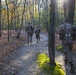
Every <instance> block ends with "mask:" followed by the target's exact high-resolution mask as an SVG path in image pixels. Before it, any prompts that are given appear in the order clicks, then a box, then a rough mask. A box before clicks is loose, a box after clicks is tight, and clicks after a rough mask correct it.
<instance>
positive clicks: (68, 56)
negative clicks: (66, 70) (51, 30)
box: [62, 41, 73, 63]
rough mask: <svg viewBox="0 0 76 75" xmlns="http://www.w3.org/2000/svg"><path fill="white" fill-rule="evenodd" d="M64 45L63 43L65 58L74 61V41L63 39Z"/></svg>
mask: <svg viewBox="0 0 76 75" xmlns="http://www.w3.org/2000/svg"><path fill="white" fill-rule="evenodd" d="M62 45H63V52H64V54H65V60H67V62H68V63H69V62H73V55H72V47H73V43H66V42H65V41H62Z"/></svg>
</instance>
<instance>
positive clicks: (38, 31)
mask: <svg viewBox="0 0 76 75" xmlns="http://www.w3.org/2000/svg"><path fill="white" fill-rule="evenodd" d="M34 32H35V35H36V40H37V42H38V41H40V28H39V26H36V27H35V31H34Z"/></svg>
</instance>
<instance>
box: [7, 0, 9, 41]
mask: <svg viewBox="0 0 76 75" xmlns="http://www.w3.org/2000/svg"><path fill="white" fill-rule="evenodd" d="M6 6H7V20H8V41H9V10H8V4H7V0H6Z"/></svg>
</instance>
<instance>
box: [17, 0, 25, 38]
mask: <svg viewBox="0 0 76 75" xmlns="http://www.w3.org/2000/svg"><path fill="white" fill-rule="evenodd" d="M25 3H26V0H25ZM25 3H24V10H23V12H22V20H21V24H20V30H19V32H18V33H17V36H16V38H19V37H20V33H21V30H22V25H23V17H24V12H25Z"/></svg>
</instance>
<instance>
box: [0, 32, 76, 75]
mask: <svg viewBox="0 0 76 75" xmlns="http://www.w3.org/2000/svg"><path fill="white" fill-rule="evenodd" d="M25 34H26V33H25ZM40 36H41V40H40V41H39V42H36V39H35V35H34V36H33V43H30V44H29V45H28V44H27V42H26V40H27V38H26V35H25V36H24V37H25V38H26V40H25V38H23V37H21V38H22V39H21V42H20V43H19V40H17V41H18V43H17V44H19V45H18V46H16V45H17V44H15V43H14V42H13V43H14V44H15V46H16V48H15V46H14V47H12V50H9V49H11V47H10V48H9V49H8V48H5V49H7V50H6V52H3V54H1V55H0V57H2V56H4V59H3V60H1V64H0V66H1V67H0V75H47V74H46V73H44V72H42V71H41V70H40V69H39V68H38V66H37V62H36V61H37V54H38V53H46V54H47V55H48V35H47V33H41V35H40ZM13 41H14V40H13ZM15 41H16V40H15ZM22 41H23V42H22ZM21 43H22V45H21ZM14 44H13V45H14ZM1 45H2V44H0V49H1V47H2V46H1ZM13 45H12V46H13ZM20 45H21V46H20ZM56 45H61V42H60V40H59V39H58V35H56ZM5 46H7V43H6V45H5ZM3 47H4V45H3ZM8 47H9V46H8ZM75 49H76V48H75V46H74V48H73V55H74V57H73V59H74V64H75V65H76V56H75V55H76V51H75ZM0 51H1V50H0ZM4 51H5V50H4ZM8 51H10V52H8ZM55 59H56V62H59V64H60V65H61V66H62V68H63V70H64V71H65V72H66V74H67V75H76V71H75V74H70V71H69V69H70V66H69V65H66V66H65V63H64V54H63V53H62V52H61V51H57V50H56V51H55Z"/></svg>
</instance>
